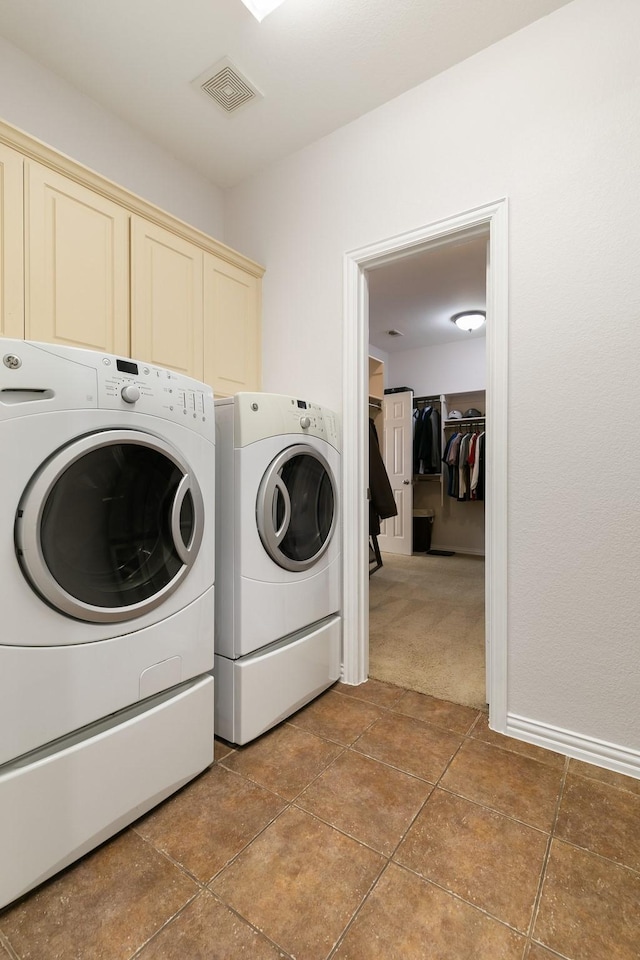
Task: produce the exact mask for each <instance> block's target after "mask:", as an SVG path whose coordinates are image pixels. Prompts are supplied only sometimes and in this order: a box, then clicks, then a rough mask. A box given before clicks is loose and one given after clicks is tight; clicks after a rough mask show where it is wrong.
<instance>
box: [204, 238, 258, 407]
mask: <svg viewBox="0 0 640 960" xmlns="http://www.w3.org/2000/svg"><path fill="white" fill-rule="evenodd" d="M260 289H261V287H260V280H258V279H257V278H256V277H253V276H251V275H250V274H248V273H245V272H244V271H243V270H241V269H240V268H239V267H234V266H232V265H231V264H229V263H226V262H225V261H224V260H220V259H218V258H217V257H214V256H213V255H212V254H205V263H204V300H205V324H204V379H205V380H206V382H207V383H208V384H210V385H211V386H212V387H213V390H214V393H215V394H216V395H217V396H232V395H233V394H234V393H238V391H240V390H259V389H260V381H261V338H260Z"/></svg>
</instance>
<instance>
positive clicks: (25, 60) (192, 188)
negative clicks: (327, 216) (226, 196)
mask: <svg viewBox="0 0 640 960" xmlns="http://www.w3.org/2000/svg"><path fill="white" fill-rule="evenodd" d="M0 118H1V119H2V120H5V121H6V122H7V123H11V124H13V125H14V126H15V127H18V128H19V129H20V130H24V132H25V133H29V134H31V136H32V137H36V138H37V139H38V140H42V141H43V142H44V143H47V144H49V146H51V147H54V148H55V149H56V150H59V151H60V152H61V153H65V154H67V156H69V157H72V158H73V159H74V160H77V161H78V162H79V163H83V164H84V165H85V166H86V167H90V168H91V169H92V170H95V171H96V172H97V173H101V174H102V175H103V176H105V177H108V178H109V179H110V180H113V181H114V182H115V183H118V184H120V185H121V186H123V187H126V188H127V189H128V190H131V191H132V192H133V193H135V194H137V195H138V196H140V197H144V199H145V200H149V201H150V202H151V203H155V204H156V206H158V207H161V208H162V209H163V210H166V211H167V212H169V213H172V214H173V215H174V216H176V217H179V218H180V219H181V220H184V221H186V222H187V223H190V224H192V225H193V226H194V227H198V228H199V229H200V230H203V231H204V232H205V233H208V234H209V235H210V236H213V237H216V239H218V240H224V235H223V233H224V230H223V227H224V225H223V218H222V194H221V191H220V190H219V188H218V187H216V186H214V185H213V184H212V183H209V182H208V181H207V180H205V179H204V178H203V177H201V176H199V175H198V174H197V173H194V172H193V171H192V170H190V169H189V168H188V167H186V166H185V165H184V164H183V163H181V162H180V161H178V160H176V159H175V157H172V156H171V155H170V154H168V153H167V152H166V151H165V150H163V149H162V148H161V147H159V146H157V145H156V144H154V143H152V142H151V141H150V140H148V139H147V138H146V137H144V136H143V135H142V134H141V133H139V132H137V131H136V130H134V129H133V128H132V127H130V126H128V125H127V124H126V123H124V122H123V121H122V120H120V119H118V117H116V116H114V114H112V113H109V112H108V111H107V110H105V109H104V108H103V107H101V106H100V105H99V104H97V103H96V102H95V101H94V100H91V99H89V97H86V96H85V95H84V94H81V93H79V92H78V91H77V90H76V89H75V88H74V87H72V86H71V85H70V84H69V83H67V81H66V80H62V79H61V78H60V77H57V76H56V75H55V74H53V73H51V71H50V70H47V69H46V68H45V67H42V66H40V65H39V64H38V63H36V62H35V61H34V60H32V59H31V58H30V57H27V56H26V55H25V54H24V53H22V51H21V50H18V49H17V48H16V47H14V46H13V45H12V44H10V43H7V41H6V40H4V39H3V38H2V37H0Z"/></svg>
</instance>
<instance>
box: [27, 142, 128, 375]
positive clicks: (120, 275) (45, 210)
mask: <svg viewBox="0 0 640 960" xmlns="http://www.w3.org/2000/svg"><path fill="white" fill-rule="evenodd" d="M25 195H26V209H27V217H26V265H25V266H26V288H25V289H26V305H25V334H26V337H27V339H29V340H44V341H46V342H48V343H64V344H68V345H71V346H77V347H88V348H90V349H94V350H104V351H106V352H108V353H118V354H124V355H125V356H128V354H129V213H128V211H127V210H125V209H124V208H123V207H120V206H118V204H116V203H114V202H113V201H111V200H108V199H106V198H105V197H103V196H101V195H100V194H99V193H94V192H93V191H92V190H90V189H88V188H87V187H83V186H81V185H80V184H78V183H76V182H75V181H74V180H71V179H69V178H67V177H65V176H63V175H62V174H59V173H55V172H54V171H53V170H49V168H48V167H45V166H42V165H41V164H39V163H35V162H33V161H30V160H28V161H26V162H25Z"/></svg>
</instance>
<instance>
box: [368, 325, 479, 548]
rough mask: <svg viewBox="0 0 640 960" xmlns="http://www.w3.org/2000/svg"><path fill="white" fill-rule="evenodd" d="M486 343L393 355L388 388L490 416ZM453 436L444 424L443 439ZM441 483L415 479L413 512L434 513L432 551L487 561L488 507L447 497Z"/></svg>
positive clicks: (462, 343)
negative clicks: (402, 388) (406, 389)
mask: <svg viewBox="0 0 640 960" xmlns="http://www.w3.org/2000/svg"><path fill="white" fill-rule="evenodd" d="M485 345H486V341H485V338H484V337H481V338H475V339H472V340H467V341H460V342H459V343H446V344H441V345H439V346H433V347H425V348H424V349H422V350H407V351H402V352H400V353H391V354H389V355H388V359H387V363H386V364H385V373H386V379H387V383H388V385H389V386H391V387H393V386H408V387H411V388H412V389H413V392H414V396H416V397H421V396H434V395H435V396H444V398H445V407H446V408H448V409H449V410H460V411H461V412H462V413H464V412H465V411H466V410H467V409H468V408H469V407H476V408H477V409H479V410H480V411H481V413H483V414H484V413H486V400H485V383H486V373H485ZM450 433H451V429H450V428H449V427H447V425H446V421H445V428H444V435H445V442H446V437H447V436H449V435H450ZM443 479H444V489H443V486H442V483H441V482H438V480H439V478H433V477H431V478H427V477H425V478H418V479H416V478H415V477H414V484H413V507H414V510H425V509H426V510H433V511H434V522H433V526H432V531H431V532H432V536H431V546H432V548H433V549H436V550H454V551H455V552H456V553H472V554H479V555H483V554H484V550H485V535H484V502H483V501H465V502H458V501H457V500H455V499H452V498H451V497H449V496H447V493H446V477H445V478H443Z"/></svg>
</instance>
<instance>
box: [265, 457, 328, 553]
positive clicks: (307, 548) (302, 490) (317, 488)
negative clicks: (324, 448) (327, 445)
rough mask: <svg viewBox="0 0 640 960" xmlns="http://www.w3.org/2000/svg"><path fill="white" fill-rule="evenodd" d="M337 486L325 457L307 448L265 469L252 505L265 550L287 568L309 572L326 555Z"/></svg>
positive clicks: (277, 460) (282, 458)
mask: <svg viewBox="0 0 640 960" xmlns="http://www.w3.org/2000/svg"><path fill="white" fill-rule="evenodd" d="M337 503H338V501H337V494H336V483H335V479H334V476H333V473H332V471H331V467H330V466H329V464H328V463H327V461H326V460H325V458H324V457H323V456H322V455H321V454H320V453H318V451H316V450H314V449H313V447H309V446H306V445H305V444H296V445H295V446H293V447H288V448H287V449H286V450H284V451H283V452H282V453H281V454H279V455H278V456H277V457H276V459H275V460H273V461H272V462H271V464H270V465H269V467H268V469H267V471H266V473H265V475H264V477H263V478H262V483H261V484H260V489H259V491H258V501H257V505H256V516H257V521H258V532H259V533H260V539H261V540H262V543H263V546H264V548H265V550H266V551H267V553H268V554H269V556H270V557H271V558H272V560H274V561H275V562H276V563H277V564H278V566H280V567H282V568H283V569H285V570H307V569H308V568H309V567H312V566H313V565H314V564H315V563H316V562H317V561H318V559H319V558H320V557H321V556H322V554H323V553H324V552H325V550H326V549H327V547H328V546H329V543H330V542H331V537H332V535H333V531H334V529H335V525H336V515H337Z"/></svg>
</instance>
